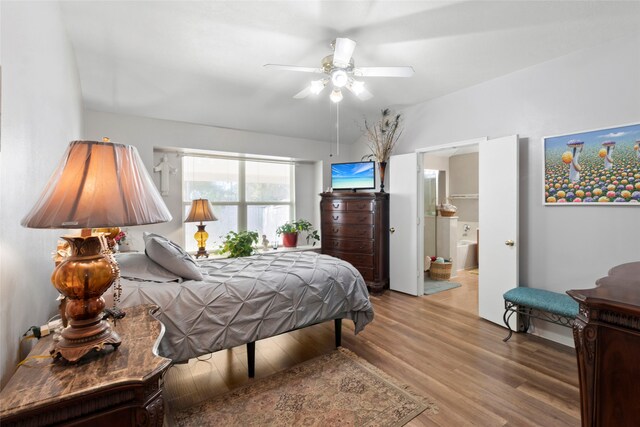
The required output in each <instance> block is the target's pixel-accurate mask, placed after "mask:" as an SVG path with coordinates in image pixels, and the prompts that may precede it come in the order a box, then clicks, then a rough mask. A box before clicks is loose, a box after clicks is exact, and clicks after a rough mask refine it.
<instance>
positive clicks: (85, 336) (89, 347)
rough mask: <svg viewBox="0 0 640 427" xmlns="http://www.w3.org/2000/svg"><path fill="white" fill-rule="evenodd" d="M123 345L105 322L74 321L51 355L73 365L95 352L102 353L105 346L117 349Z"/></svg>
mask: <svg viewBox="0 0 640 427" xmlns="http://www.w3.org/2000/svg"><path fill="white" fill-rule="evenodd" d="M96 320H97V321H96ZM92 323H93V324H92ZM121 343H122V340H121V339H120V335H118V333H117V332H116V331H114V330H113V329H111V325H110V324H109V322H107V321H105V320H101V319H100V318H97V319H91V320H89V321H80V322H78V321H73V320H72V321H71V326H70V327H68V328H66V329H64V330H63V331H62V339H61V340H60V341H58V342H57V343H56V345H55V346H54V348H53V349H52V350H51V355H52V356H53V357H55V358H58V357H62V358H63V359H65V360H67V361H69V362H72V363H73V362H77V361H78V360H80V359H81V358H82V357H83V356H85V355H86V354H88V353H89V352H91V351H93V350H95V351H101V350H102V349H103V348H104V346H105V345H112V346H113V347H114V348H117V347H118V346H119V345H120V344H121Z"/></svg>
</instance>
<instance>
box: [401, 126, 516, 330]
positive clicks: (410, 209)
mask: <svg viewBox="0 0 640 427" xmlns="http://www.w3.org/2000/svg"><path fill="white" fill-rule="evenodd" d="M472 144H478V145H479V158H478V171H479V180H478V181H479V182H478V194H479V197H478V210H479V217H478V222H479V223H481V224H482V233H481V234H480V242H479V244H478V250H479V254H478V255H479V259H478V264H479V265H480V266H482V275H481V276H480V277H479V280H478V316H480V317H482V318H483V319H486V320H489V321H490V322H493V323H496V324H498V325H502V324H504V319H503V315H504V299H503V297H502V295H503V294H504V293H505V292H506V291H508V290H509V289H512V288H514V287H516V286H518V284H519V282H518V248H519V241H518V222H519V221H518V193H519V174H518V135H509V136H503V137H499V138H492V139H487V138H477V139H475V140H470V141H465V142H461V143H453V144H447V145H441V146H434V147H429V148H423V149H417V150H416V151H414V152H411V153H405V154H397V155H394V156H391V157H390V158H389V190H390V191H389V193H390V200H391V203H390V206H389V223H390V224H389V225H390V227H389V233H390V234H389V276H390V279H389V288H390V289H391V290H392V291H398V292H403V293H406V294H409V295H416V296H422V295H423V293H424V259H425V256H424V255H425V254H424V244H423V243H422V239H423V237H424V220H423V217H424V200H423V199H424V190H423V186H424V181H423V169H424V168H423V165H422V160H423V153H425V152H432V151H437V150H441V149H456V148H458V147H463V146H466V145H472ZM452 269H453V268H452ZM456 270H457V268H456ZM510 323H512V328H515V318H513V317H512V318H511V320H510Z"/></svg>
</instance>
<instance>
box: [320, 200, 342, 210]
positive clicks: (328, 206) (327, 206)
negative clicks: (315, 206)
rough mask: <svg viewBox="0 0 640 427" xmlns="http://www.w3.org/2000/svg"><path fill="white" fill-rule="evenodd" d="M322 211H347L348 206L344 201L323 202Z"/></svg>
mask: <svg viewBox="0 0 640 427" xmlns="http://www.w3.org/2000/svg"><path fill="white" fill-rule="evenodd" d="M321 209H322V210H323V211H328V212H331V211H344V210H346V209H347V204H346V202H345V201H344V200H340V199H337V200H323V201H322V205H321Z"/></svg>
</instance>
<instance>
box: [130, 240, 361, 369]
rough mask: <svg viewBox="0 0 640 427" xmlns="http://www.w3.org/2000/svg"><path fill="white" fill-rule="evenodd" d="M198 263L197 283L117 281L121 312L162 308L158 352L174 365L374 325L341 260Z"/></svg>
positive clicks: (265, 258) (291, 255) (312, 257)
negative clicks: (347, 324)
mask: <svg viewBox="0 0 640 427" xmlns="http://www.w3.org/2000/svg"><path fill="white" fill-rule="evenodd" d="M198 264H199V267H200V269H201V271H202V274H203V276H204V279H203V280H202V281H194V280H188V281H183V282H181V283H178V282H151V281H141V280H134V279H128V278H126V277H123V278H122V279H121V283H122V296H121V302H120V304H119V306H120V307H122V308H125V311H126V307H131V306H135V305H138V304H155V305H157V306H158V307H160V309H159V311H158V312H157V313H156V314H155V316H156V317H157V318H158V320H160V321H161V322H162V324H163V325H164V326H165V328H166V331H165V334H164V336H163V339H162V341H161V343H160V347H159V353H160V355H162V356H165V357H168V358H170V359H172V360H173V361H174V362H183V361H186V360H188V359H190V358H193V357H196V356H200V355H203V354H208V353H211V352H214V351H218V350H222V349H226V348H231V347H235V346H238V345H242V344H246V343H247V342H251V341H256V340H259V339H263V338H268V337H271V336H274V335H277V334H280V333H283V332H287V331H290V330H293V329H298V328H302V327H305V326H309V325H312V324H315V323H319V322H322V321H326V320H330V319H336V318H347V319H351V320H353V322H354V324H355V332H356V334H357V333H358V332H360V331H361V330H362V329H363V328H364V327H365V325H367V324H368V323H369V322H371V321H372V320H373V307H372V305H371V302H370V301H369V293H368V291H367V287H366V284H365V282H364V280H363V278H362V276H361V275H360V273H359V272H358V271H357V270H356V269H355V268H354V267H353V266H352V265H351V264H349V263H348V262H345V261H342V260H340V259H338V258H334V257H331V256H328V255H320V254H317V253H314V252H281V253H269V254H262V255H255V256H250V257H243V258H226V259H207V260H201V261H198ZM124 275H125V273H123V276H124Z"/></svg>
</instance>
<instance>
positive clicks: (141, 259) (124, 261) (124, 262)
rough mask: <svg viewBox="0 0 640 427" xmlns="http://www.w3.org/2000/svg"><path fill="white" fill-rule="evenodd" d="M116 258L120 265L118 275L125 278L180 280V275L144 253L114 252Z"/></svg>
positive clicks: (160, 280)
mask: <svg viewBox="0 0 640 427" xmlns="http://www.w3.org/2000/svg"><path fill="white" fill-rule="evenodd" d="M116 260H117V261H118V266H119V267H120V276H121V277H123V278H125V279H138V280H145V281H151V282H176V281H178V282H180V281H182V277H180V276H178V275H177V274H174V273H172V272H170V271H169V270H167V269H166V268H164V267H162V266H161V265H159V264H157V263H155V262H154V261H152V260H151V259H150V258H149V257H148V256H146V255H145V254H141V253H122V254H116Z"/></svg>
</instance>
